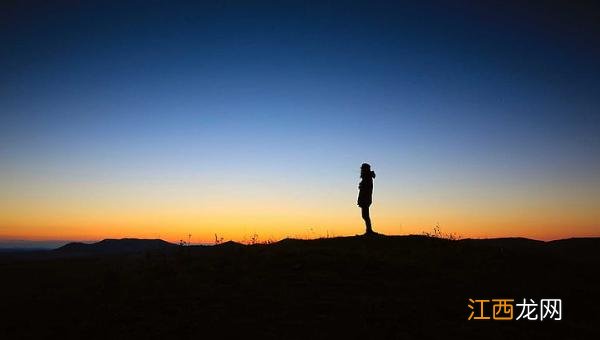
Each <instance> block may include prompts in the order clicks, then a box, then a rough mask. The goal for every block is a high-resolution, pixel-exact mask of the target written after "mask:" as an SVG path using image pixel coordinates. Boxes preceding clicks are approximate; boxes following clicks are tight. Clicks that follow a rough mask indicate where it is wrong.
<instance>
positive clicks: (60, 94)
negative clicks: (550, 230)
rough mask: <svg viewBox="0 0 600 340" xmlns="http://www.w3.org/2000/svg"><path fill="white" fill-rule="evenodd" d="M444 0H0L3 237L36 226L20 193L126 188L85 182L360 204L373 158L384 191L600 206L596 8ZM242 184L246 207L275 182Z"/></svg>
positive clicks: (70, 196)
mask: <svg viewBox="0 0 600 340" xmlns="http://www.w3.org/2000/svg"><path fill="white" fill-rule="evenodd" d="M441 3H443V4H442V5H441V4H440V3H437V4H436V3H433V2H432V3H428V2H418V3H417V4H399V3H396V2H393V3H392V2H390V3H386V2H374V1H368V2H362V3H361V2H352V4H350V3H348V2H343V1H340V2H315V3H307V2H304V1H297V2H285V4H281V3H280V2H273V3H266V2H265V3H257V2H254V3H252V4H251V2H249V1H240V2H239V3H236V2H230V1H227V2H215V3H209V2H204V1H203V2H201V4H193V5H190V4H185V3H178V4H176V3H174V2H168V3H167V2H154V1H139V2H122V1H115V2H112V3H109V2H108V1H102V2H98V3H93V2H90V3H85V4H77V3H75V2H59V3H46V2H27V1H25V2H17V3H15V2H12V1H9V2H3V4H2V5H1V6H2V8H1V10H0V39H1V41H2V45H1V47H0V51H1V52H0V65H2V73H1V74H0V103H1V106H0V110H1V111H0V157H1V159H2V165H1V166H0V183H3V185H5V186H8V187H9V188H10V189H9V190H7V191H5V194H4V196H3V197H2V202H3V204H4V207H3V209H4V214H3V215H0V218H3V217H4V220H0V228H4V229H0V236H1V235H2V234H5V235H13V234H15V235H16V234H19V233H18V232H17V230H16V228H17V227H15V225H19V226H20V227H23V226H25V225H27V226H30V225H32V224H35V220H32V221H29V222H25V221H23V222H22V223H21V224H19V223H17V222H15V221H17V220H18V219H17V218H16V217H14V216H12V215H10V214H9V213H8V212H7V211H8V210H11V211H14V207H12V206H10V204H15V205H16V204H17V203H14V202H15V201H19V202H21V203H19V204H20V205H19V207H20V208H19V209H24V210H23V211H21V212H22V213H23V212H27V213H28V214H31V215H35V214H36V211H37V210H36V209H37V206H36V205H37V204H42V205H43V204H46V203H44V202H47V201H51V200H55V199H56V200H61V199H67V201H69V200H73V201H76V200H78V195H79V194H78V193H82V192H83V193H85V192H86V190H88V192H93V193H94V195H100V196H102V199H103V200H104V199H105V200H110V199H111V198H114V199H116V200H118V197H119V195H120V194H119V192H118V190H117V191H115V192H111V191H110V190H109V191H107V192H101V193H98V190H100V191H101V189H98V187H92V188H90V187H87V186H85V185H88V184H85V185H84V184H81V183H100V184H102V183H104V184H106V183H109V184H111V185H114V186H116V187H120V188H123V187H125V188H128V189H123V190H134V191H135V190H136V188H138V189H139V190H140V191H144V190H146V189H144V188H145V187H147V186H152V185H160V186H164V187H165V188H164V189H165V190H167V191H168V190H173V191H177V190H179V188H182V187H186V186H190V185H197V184H198V183H204V184H201V185H206V186H211V185H214V187H213V191H210V190H208V191H205V192H209V194H208V195H215V194H216V193H219V192H220V191H223V190H226V189H225V188H240V187H243V186H244V185H246V184H247V183H260V184H261V185H259V187H260V190H263V189H264V188H265V187H266V188H274V189H273V190H274V191H269V190H267V192H266V193H264V196H266V197H272V196H273V195H277V194H283V195H285V194H290V192H291V193H292V195H293V193H294V192H296V193H297V195H298V197H300V198H303V199H309V198H311V199H312V198H314V200H315V201H321V200H322V201H327V200H328V199H329V196H327V195H328V194H327V193H328V192H329V190H331V191H332V193H331V195H332V196H331V197H335V198H339V197H341V196H342V193H343V194H344V195H345V193H346V191H345V190H346V189H339V191H336V190H337V189H335V188H342V187H344V188H346V187H347V188H349V191H348V192H349V193H350V194H349V196H350V199H349V202H352V201H353V200H354V197H353V196H352V195H354V190H355V183H354V182H355V181H356V175H357V168H358V166H360V163H362V162H363V161H370V162H372V163H373V165H374V168H375V170H376V171H380V173H381V175H382V176H383V177H380V178H387V184H386V188H387V190H388V191H386V189H380V193H381V196H380V197H382V199H387V200H388V201H387V202H393V203H398V202H404V201H410V199H411V197H398V196H396V195H397V193H401V192H403V193H404V195H409V196H410V195H421V196H419V197H421V198H423V199H427V197H433V196H435V197H439V195H440V193H443V195H442V196H443V197H445V198H448V199H449V200H453V199H455V198H456V197H458V199H459V200H466V201H465V203H464V204H465V206H464V207H463V208H465V207H467V206H469V204H471V203H469V202H477V201H480V198H481V197H479V196H477V195H475V196H472V197H471V196H468V194H469V193H465V192H463V191H460V190H458V191H456V190H457V189H456V188H457V187H460V186H461V185H463V186H467V187H471V188H473V190H474V192H476V190H477V188H480V187H481V186H482V185H483V188H482V190H486V191H490V190H492V191H494V190H496V191H494V192H495V194H496V196H494V197H492V200H493V201H494V202H495V203H494V204H496V203H498V202H497V201H498V200H501V201H502V202H505V201H509V200H510V199H509V198H507V197H510V196H511V195H512V196H519V195H522V194H523V192H521V191H519V190H524V191H528V189H523V188H524V183H529V184H531V183H537V184H536V186H535V187H536V188H548V187H552V186H553V185H559V186H565V187H569V188H577V190H575V189H573V190H574V191H573V192H570V193H568V195H570V196H569V197H570V201H572V200H574V201H577V202H579V200H581V201H583V202H587V203H582V204H584V205H585V206H586V207H587V205H589V204H590V197H592V199H593V200H594V202H597V201H595V200H596V199H597V196H596V194H597V193H599V192H600V189H599V179H600V178H599V177H600V176H599V175H598V174H599V173H600V156H599V150H600V148H599V147H600V114H599V108H600V105H599V104H600V84H599V81H598V79H600V62H598V60H600V44H598V37H600V29H599V27H600V24H599V23H600V11H599V9H598V7H593V6H587V5H583V4H579V5H572V4H567V3H566V2H565V3H563V4H560V3H558V2H557V3H552V2H546V1H540V2H539V3H538V4H535V5H528V6H524V5H523V4H522V3H521V2H517V3H515V4H510V3H509V2H506V1H499V2H485V4H482V3H481V2H479V1H473V2H472V3H468V2H465V3H460V2H453V4H452V5H449V3H450V2H441ZM471 180H472V182H471ZM57 182H59V183H61V184H60V185H57V184H56V183H57ZM206 182H209V184H206ZM383 183H385V182H383ZM100 184H98V185H100ZM220 185H221V186H220ZM307 185H308V189H306V186H307ZM311 185H312V186H311ZM505 185H506V186H508V187H510V188H513V189H514V190H512V189H503V186H505ZM282 187H283V188H285V189H281V191H282V192H281V193H280V192H278V191H277V189H276V188H282ZM328 188H334V189H328ZM246 189H247V190H245V191H244V190H242V191H243V192H242V193H240V194H239V196H240V197H241V198H239V200H238V201H239V202H238V201H236V204H241V203H240V202H242V201H243V199H247V198H251V197H253V195H255V196H256V199H257V200H259V201H260V200H261V199H262V198H263V196H262V192H255V191H253V190H256V188H255V187H253V185H252V184H250V185H249V187H248V188H246ZM579 189H580V190H579ZM45 190H46V191H47V192H46V193H47V195H42V196H43V197H41V198H40V197H39V192H40V191H41V192H44V191H45ZM232 190H237V189H232ZM260 190H259V191H260ZM295 190H296V191H295ZM303 190H307V191H306V192H305V191H303ZM503 190H505V191H503ZM511 190H512V191H511ZM548 190H549V191H548V192H550V193H551V195H560V194H561V191H560V190H559V189H556V190H554V191H553V190H552V189H548ZM538 191H540V193H539V195H540V196H539V197H538V196H532V197H531V198H533V199H535V198H536V197H537V198H540V199H542V198H543V199H547V197H546V196H547V193H548V192H547V191H544V190H538ZM36 192H37V193H36ZM58 192H60V194H58ZM65 192H66V193H65ZM315 192H316V193H315ZM27 193H29V194H27ZM254 193H255V194H254ZM313 193H314V197H311V195H313ZM471 194H472V192H471ZM150 195H160V193H157V192H152V193H151V194H150ZM338 195H339V196H338ZM398 195H399V194H398ZM190 196H194V194H190ZM492 196H493V195H492ZM31 197H34V198H31ZM65 197H66V198H65ZM94 197H95V196H94ZM344 197H345V196H344ZM192 198H193V197H192ZM192 198H190V199H192ZM199 199H200V198H199ZM202 199H204V198H202ZM265 200H267V198H265ZM9 202H12V203H9ZM93 202H95V201H90V203H89V204H93ZM561 202H562V201H561ZM561 202H559V201H556V202H554V203H555V204H554V205H560V204H562V203H561ZM344 203H346V202H344ZM592 203H593V202H592ZM27 204H29V205H30V206H29V208H27V209H25V208H23V206H26V205H27ZM265 204H268V202H267V201H265ZM388 204H389V206H392V205H393V204H392V203H388ZM428 204H429V203H428ZM502 204H506V202H505V203H502ZM549 204H550V203H549ZM424 205H427V204H424ZM554 205H553V204H550V205H549V206H548V207H550V206H554ZM63 208H64V211H63V213H64V214H67V215H68V214H69V212H72V210H75V208H69V207H68V206H67V207H63ZM50 209H51V208H50V207H49V208H48V210H50ZM52 209H53V208H52ZM69 209H71V210H69ZM294 209H296V210H298V209H299V210H302V209H306V210H310V209H315V207H314V206H303V205H302V204H299V205H298V206H295V207H294ZM432 209H433V210H434V211H435V209H437V207H436V206H432ZM465 209H466V208H465ZM506 209H507V210H506V211H507V213H515V212H514V211H513V210H511V209H510V208H506ZM582 209H583V208H582ZM586 209H587V208H586ZM442 210H443V209H442ZM584 210H585V209H584ZM582 211H583V210H582ZM582 211H579V210H577V211H575V213H576V215H577V218H576V219H577V221H580V220H581V221H583V222H581V221H580V222H581V223H582V224H583V225H585V226H587V227H588V228H589V227H590V226H592V227H594V226H597V224H596V225H592V224H594V222H593V221H597V216H598V215H597V214H595V213H594V214H592V215H590V214H588V215H585V212H582ZM585 211H587V210H585ZM402 213H403V214H404V215H406V214H407V213H408V212H402ZM575 213H574V214H575ZM64 214H63V215H64ZM323 214H326V213H323ZM340 214H341V212H340ZM515 214H517V213H515ZM582 214H583V215H582ZM63 215H61V216H63ZM334 215H335V214H333V213H332V216H334ZM441 215H442V216H445V215H444V214H441ZM386 216H387V220H386V221H389V224H390V225H391V224H394V223H400V224H404V225H405V226H406V225H411V223H417V222H415V221H420V222H423V223H428V221H429V220H427V219H425V218H422V217H414V218H413V219H409V220H408V221H406V220H403V219H402V218H400V217H394V216H393V213H392V211H391V210H390V212H389V213H388V214H387V215H386ZM569 216H570V215H569ZM50 217H52V216H50ZM50 217H48V218H50ZM54 217H56V216H54ZM240 218H241V217H240ZM331 218H332V220H334V219H335V218H334V217H331ZM456 218H458V217H456ZM515 218H516V217H515ZM90 219H93V218H92V217H90ZM481 219H482V220H485V218H483V217H482V218H481ZM475 220H477V221H479V219H475ZM426 221H427V222H426ZM431 221H433V218H432V220H431ZM590 221H592V222H590ZM543 222H544V221H541V222H540V223H541V224H543ZM70 223H75V222H72V221H71V220H69V219H68V218H67V219H66V220H65V222H61V223H58V222H57V225H58V224H60V225H63V224H64V225H69V224H70ZM290 223H291V222H290ZM294 223H296V224H298V225H304V222H303V220H302V218H300V217H298V218H296V219H295V220H294ZM310 223H314V222H313V221H310ZM442 223H443V221H442ZM511 223H512V222H511ZM515 223H516V222H515ZM524 223H525V222H524ZM527 223H533V222H531V221H528V222H526V223H525V224H527ZM578 223H579V222H578ZM174 224H177V223H175V222H174ZM450 224H452V225H453V226H456V227H457V228H462V227H463V226H460V225H459V223H454V222H452V223H450ZM466 224H469V223H466ZM509 224H510V223H509ZM492 225H493V223H490V224H489V226H490V227H492ZM386 227H388V226H386ZM389 228H392V227H391V226H389ZM469 230H470V229H469ZM586 230H587V229H586ZM60 236H61V235H57V237H60Z"/></svg>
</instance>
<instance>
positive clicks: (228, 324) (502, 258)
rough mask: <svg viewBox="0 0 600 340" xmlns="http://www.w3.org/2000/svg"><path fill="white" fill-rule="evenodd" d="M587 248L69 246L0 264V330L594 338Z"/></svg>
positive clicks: (395, 241) (594, 258)
mask: <svg viewBox="0 0 600 340" xmlns="http://www.w3.org/2000/svg"><path fill="white" fill-rule="evenodd" d="M82 249H83V251H89V249H97V250H96V251H97V253H95V254H94V253H90V252H87V253H86V254H91V256H78V255H77V254H78V253H77V252H79V251H82ZM147 249H156V251H150V252H145V253H144V256H129V254H130V253H129V252H130V251H133V250H135V251H143V250H147ZM161 249H164V251H163V250H161ZM598 249H600V238H589V239H569V240H560V241H553V242H542V241H534V240H527V239H520V238H515V239H493V240H485V239H484V240H460V241H452V240H445V239H436V238H429V237H424V236H376V237H367V238H365V237H337V238H325V239H317V240H297V239H285V240H282V241H280V242H276V243H272V244H256V245H241V244H238V243H234V242H225V243H223V244H220V245H218V246H214V247H213V246H190V247H179V246H174V245H172V244H169V243H166V242H163V241H160V240H106V241H103V242H98V243H96V244H91V245H81V244H73V245H68V246H66V247H65V248H64V249H63V250H61V251H52V252H47V253H48V255H49V256H50V258H49V259H45V260H36V259H33V258H31V257H30V258H28V259H27V260H26V261H19V262H16V261H9V262H0V270H1V273H2V280H0V301H2V307H3V308H2V311H3V312H4V313H3V314H4V315H0V317H2V320H3V321H2V322H0V338H1V339H13V338H41V339H49V338H82V337H85V338H86V339H91V338H98V339H131V338H140V339H146V338H148V339H158V338H161V339H162V338H182V339H193V338H198V337H209V338H210V337H219V338H242V339H256V338H260V339H338V338H348V339H358V338H360V339H507V338H508V339H522V338H527V339H598V338H600V337H599V336H598V335H600V327H599V326H598V320H600V312H599V309H598V307H597V305H598V302H599V301H600V292H599V290H598V287H600V272H599V270H598V268H600V252H598V251H597V250H598ZM101 250H102V251H101ZM109 250H110V251H109ZM115 250H119V252H117V253H115V252H114V251H115ZM122 250H123V251H125V250H126V251H125V253H127V254H123V255H121V253H120V251H122ZM71 251H75V253H71ZM57 253H58V254H59V256H58V257H52V256H53V255H52V254H57ZM70 254H75V256H71V255H70ZM106 254H109V255H110V256H108V255H106ZM42 255H43V254H42V253H40V256H42ZM0 258H1V256H0ZM469 298H473V299H495V298H513V299H517V300H515V301H516V302H520V301H522V300H519V299H523V298H531V299H536V300H539V299H541V298H559V299H562V301H563V320H561V321H543V322H541V321H539V320H538V321H522V320H521V321H516V320H512V321H495V320H485V321H481V320H480V321H467V317H468V314H469V309H468V308H467V305H468V299H469ZM515 312H517V313H518V310H515ZM0 313H2V312H0ZM516 316H517V315H515V317H516Z"/></svg>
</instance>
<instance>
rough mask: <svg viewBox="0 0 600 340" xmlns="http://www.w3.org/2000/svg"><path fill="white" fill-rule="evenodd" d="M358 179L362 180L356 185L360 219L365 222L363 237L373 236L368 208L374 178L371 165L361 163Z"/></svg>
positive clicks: (371, 196) (371, 197)
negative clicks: (360, 213)
mask: <svg viewBox="0 0 600 340" xmlns="http://www.w3.org/2000/svg"><path fill="white" fill-rule="evenodd" d="M360 178H362V180H361V181H360V183H359V184H358V190H359V191H358V206H359V207H360V209H361V211H362V218H363V220H365V226H366V228H367V230H366V232H365V235H373V234H375V233H374V232H373V229H372V228H371V216H369V207H370V206H371V203H372V202H373V178H375V172H374V171H371V165H369V164H367V163H363V164H362V165H361V166H360Z"/></svg>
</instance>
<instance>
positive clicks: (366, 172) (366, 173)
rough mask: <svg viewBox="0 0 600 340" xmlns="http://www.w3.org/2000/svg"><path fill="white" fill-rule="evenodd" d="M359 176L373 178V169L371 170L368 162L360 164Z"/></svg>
mask: <svg viewBox="0 0 600 340" xmlns="http://www.w3.org/2000/svg"><path fill="white" fill-rule="evenodd" d="M360 177H361V178H367V177H371V178H375V171H371V165H370V164H369V163H363V164H362V165H361V166H360Z"/></svg>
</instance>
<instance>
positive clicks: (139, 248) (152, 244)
mask: <svg viewBox="0 0 600 340" xmlns="http://www.w3.org/2000/svg"><path fill="white" fill-rule="evenodd" d="M174 247H176V245H175V244H173V243H169V242H166V241H163V240H160V239H136V238H123V239H105V240H102V241H100V242H96V243H81V242H72V243H69V244H66V245H64V246H62V247H60V248H58V249H56V251H57V252H62V253H78V254H109V253H135V252H143V251H148V250H159V249H169V248H174Z"/></svg>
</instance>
